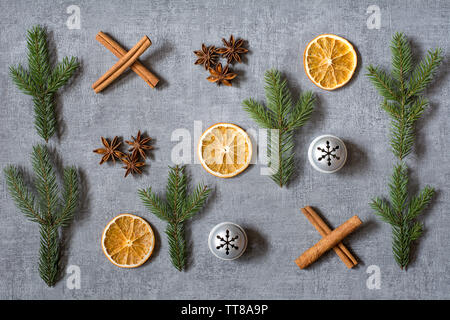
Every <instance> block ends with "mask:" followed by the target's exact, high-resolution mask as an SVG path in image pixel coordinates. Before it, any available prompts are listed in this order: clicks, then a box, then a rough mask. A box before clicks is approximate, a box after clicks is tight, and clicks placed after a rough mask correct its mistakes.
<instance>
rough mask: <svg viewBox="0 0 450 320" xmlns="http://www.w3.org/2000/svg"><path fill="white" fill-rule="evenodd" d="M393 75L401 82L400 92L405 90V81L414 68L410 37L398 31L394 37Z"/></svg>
mask: <svg viewBox="0 0 450 320" xmlns="http://www.w3.org/2000/svg"><path fill="white" fill-rule="evenodd" d="M391 52H392V75H393V77H394V79H396V80H397V81H398V83H399V84H400V92H401V93H403V92H404V90H405V81H406V79H407V77H408V76H409V74H410V72H411V69H412V52H411V46H410V45H409V42H408V39H407V38H406V36H405V35H404V34H403V33H399V32H397V33H396V34H395V35H394V37H393V38H392V44H391Z"/></svg>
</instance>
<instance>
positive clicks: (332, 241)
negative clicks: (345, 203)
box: [295, 216, 362, 269]
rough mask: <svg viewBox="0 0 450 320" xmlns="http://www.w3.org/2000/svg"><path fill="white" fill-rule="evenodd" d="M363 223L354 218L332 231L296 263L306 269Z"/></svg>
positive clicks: (356, 217)
mask: <svg viewBox="0 0 450 320" xmlns="http://www.w3.org/2000/svg"><path fill="white" fill-rule="evenodd" d="M361 224H362V221H361V220H360V219H359V218H358V216H353V217H351V218H350V219H348V220H347V221H346V222H344V223H343V224H341V225H340V226H339V227H337V228H336V229H334V230H333V231H331V232H330V233H329V234H328V235H326V236H325V237H323V238H322V239H320V240H319V242H317V243H316V244H315V245H314V246H312V247H311V248H309V249H308V250H306V251H305V252H304V253H303V254H302V255H301V256H300V257H298V258H297V259H296V260H295V263H296V264H297V265H298V266H299V267H300V269H304V268H306V267H307V266H309V265H310V264H311V263H313V262H314V261H316V260H317V259H319V258H320V257H321V256H322V255H323V254H324V253H325V252H327V251H328V250H330V249H332V248H334V247H335V246H336V245H337V244H338V243H340V242H341V241H342V240H343V239H344V238H345V237H346V236H348V235H349V234H350V233H352V232H353V231H355V230H356V229H357V228H358V227H359V226H360V225H361Z"/></svg>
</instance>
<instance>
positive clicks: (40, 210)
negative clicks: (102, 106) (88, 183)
mask: <svg viewBox="0 0 450 320" xmlns="http://www.w3.org/2000/svg"><path fill="white" fill-rule="evenodd" d="M32 163H33V170H34V173H35V179H34V180H35V181H34V187H35V192H36V194H37V196H38V197H37V198H38V199H37V200H38V201H37V203H36V200H35V197H34V196H33V193H32V192H31V191H30V190H29V189H28V187H27V186H26V185H25V182H24V179H23V176H22V174H21V173H20V172H19V170H18V169H17V168H15V167H13V166H8V167H6V168H5V170H4V173H5V178H6V184H7V186H8V190H9V193H10V194H11V196H12V198H13V199H14V202H15V203H16V205H17V207H18V208H19V209H20V210H21V211H22V212H23V213H24V215H25V216H26V217H27V218H28V219H29V220H31V221H33V222H37V223H38V224H39V228H40V235H41V240H40V249H39V268H38V269H39V274H40V276H41V278H42V279H43V280H44V281H45V283H46V284H47V285H48V286H53V285H55V283H56V281H57V277H58V266H59V256H60V253H59V251H60V242H59V231H58V230H59V228H60V227H65V226H68V225H69V223H70V221H71V220H72V218H73V215H74V213H75V210H76V208H77V204H78V197H79V187H78V174H77V171H76V169H75V168H72V167H70V168H65V169H64V177H63V185H64V190H63V192H62V198H61V197H60V192H59V188H58V185H57V182H56V174H55V170H54V169H53V166H52V163H51V161H50V154H49V151H48V149H47V147H46V146H45V145H37V146H35V147H34V148H33V153H32Z"/></svg>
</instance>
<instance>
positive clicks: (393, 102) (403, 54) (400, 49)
mask: <svg viewBox="0 0 450 320" xmlns="http://www.w3.org/2000/svg"><path fill="white" fill-rule="evenodd" d="M391 52H392V76H391V75H389V74H388V73H386V72H385V71H383V70H381V69H379V68H377V67H374V66H372V65H370V66H369V67H368V68H367V71H368V73H367V76H368V77H369V79H370V81H371V82H372V84H373V85H374V87H375V88H376V89H377V90H378V92H379V93H380V95H381V96H382V97H383V98H384V101H383V103H382V108H383V109H384V110H385V111H386V112H387V113H388V114H389V116H390V117H391V118H392V128H391V136H390V139H391V143H390V145H391V148H392V152H393V153H394V155H395V157H397V158H398V159H399V160H403V159H404V158H405V157H406V156H408V155H409V154H410V153H411V151H412V147H413V144H414V138H415V137H414V125H415V122H416V121H417V120H419V119H420V117H421V116H422V114H423V112H424V110H425V109H426V107H427V106H428V101H427V100H426V99H425V98H423V97H422V96H420V95H419V94H420V93H421V92H422V91H423V90H424V89H425V88H426V86H427V85H428V84H429V83H430V82H431V80H432V78H433V76H434V74H435V73H436V71H437V69H438V67H439V65H440V63H441V62H442V50H441V49H439V48H438V49H435V50H430V51H429V52H428V55H427V57H426V58H425V59H424V60H423V61H422V62H421V63H420V64H419V65H418V66H417V67H416V68H415V69H414V71H413V72H412V74H411V70H412V69H413V66H412V52H411V47H410V45H409V42H408V39H407V38H406V36H405V35H404V34H403V33H396V34H395V35H394V37H393V39H392V43H391Z"/></svg>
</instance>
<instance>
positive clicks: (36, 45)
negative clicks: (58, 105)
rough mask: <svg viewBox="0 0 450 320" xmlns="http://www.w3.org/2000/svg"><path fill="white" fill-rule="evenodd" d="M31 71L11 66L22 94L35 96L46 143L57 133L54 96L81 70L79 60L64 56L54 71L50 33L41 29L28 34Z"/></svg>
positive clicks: (39, 127) (38, 122)
mask: <svg viewBox="0 0 450 320" xmlns="http://www.w3.org/2000/svg"><path fill="white" fill-rule="evenodd" d="M27 47H28V69H29V71H27V70H25V69H24V68H23V67H22V66H21V65H18V66H17V67H14V66H10V76H11V78H12V80H13V82H14V83H15V85H16V86H17V87H18V88H19V90H21V91H22V92H23V93H25V94H27V95H30V96H32V97H33V104H34V113H35V121H34V124H35V127H36V130H37V132H38V134H39V136H41V137H42V138H43V139H44V140H45V141H46V142H48V140H49V139H50V137H51V136H52V135H53V134H54V133H55V132H56V126H57V121H56V115H55V102H54V94H55V93H56V92H57V90H58V89H60V88H61V87H62V86H64V85H65V84H66V83H67V82H68V81H69V79H70V78H71V77H72V76H73V74H74V72H75V70H76V69H77V68H78V67H79V63H78V61H77V59H76V58H74V57H71V58H70V59H69V58H67V57H65V58H63V60H62V62H60V63H58V64H57V65H56V67H55V68H54V69H53V70H52V69H51V67H50V58H49V52H48V47H47V34H46V32H45V29H44V28H42V27H41V26H35V27H33V28H32V29H30V30H28V33H27Z"/></svg>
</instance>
